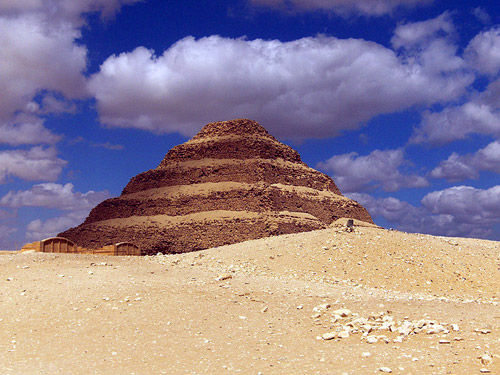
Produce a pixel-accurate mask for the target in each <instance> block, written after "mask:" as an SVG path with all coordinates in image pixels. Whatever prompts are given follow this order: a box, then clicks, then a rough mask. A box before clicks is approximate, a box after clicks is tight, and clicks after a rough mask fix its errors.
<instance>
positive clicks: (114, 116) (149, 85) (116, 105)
mask: <svg viewBox="0 0 500 375" xmlns="http://www.w3.org/2000/svg"><path fill="white" fill-rule="evenodd" d="M436 53H438V52H436ZM439 53H440V54H442V52H439ZM446 56H447V57H450V56H448V55H446ZM459 60H460V61H461V59H459ZM455 61H456V60H453V64H452V65H451V67H450V65H449V64H444V63H443V64H441V63H440V65H439V66H438V65H437V63H435V62H431V59H430V58H428V59H427V58H425V59H422V60H421V61H420V60H418V59H415V58H408V56H407V55H406V54H405V53H402V52H401V53H396V52H394V51H393V50H391V49H388V48H385V47H383V46H381V45H378V44H376V43H373V42H368V41H364V40H356V39H348V40H342V39H337V38H334V37H327V36H318V37H311V38H303V39H300V40H295V41H291V42H281V41H277V40H272V41H265V40H259V39H257V40H251V41H250V40H245V39H228V38H223V37H219V36H211V37H206V38H202V39H198V40H196V39H194V38H192V37H188V38H185V39H183V40H181V41H179V42H177V43H176V44H174V45H173V46H172V47H171V48H169V49H168V50H166V51H165V52H164V53H163V54H162V55H161V56H156V55H155V54H154V52H153V51H151V50H148V49H145V48H143V47H139V48H137V49H135V50H134V51H132V52H129V53H122V54H120V55H118V56H111V57H109V58H108V59H107V60H106V61H105V62H104V63H103V64H102V66H101V68H100V71H99V72H98V73H96V74H94V75H93V76H92V77H91V79H90V83H89V89H90V91H91V92H92V94H93V95H94V96H95V98H96V100H97V107H98V111H99V114H100V119H101V121H102V122H103V123H104V124H106V125H108V126H114V127H135V128H141V129H147V130H151V131H156V132H176V131H178V132H181V133H183V134H185V135H192V134H193V133H195V132H196V131H197V130H199V127H200V126H201V125H203V124H204V123H206V122H208V121H215V120H222V119H228V118H234V117H250V118H254V119H256V120H258V121H260V122H262V123H263V124H265V126H266V127H268V128H270V130H271V132H272V133H273V134H276V135H278V136H283V137H288V138H308V137H324V136H332V135H336V134H338V132H339V131H341V130H346V129H355V128H357V127H359V126H360V124H362V123H363V122H365V121H367V120H369V119H371V118H372V117H374V116H377V115H378V114H382V113H390V112H395V111H401V110H404V109H407V108H409V107H411V106H414V105H418V104H423V105H426V104H431V103H435V102H446V101H449V100H453V99H455V98H457V97H459V96H460V95H461V94H462V93H463V92H464V89H465V88H466V87H467V86H468V85H469V84H470V82H471V79H472V77H471V76H470V75H468V74H466V73H464V72H463V71H462V70H461V69H460V66H461V64H460V63H459V62H455ZM457 61H458V60H457ZM454 69H455V70H454ZM443 71H444V72H445V73H446V74H443ZM306 124H307V125H306Z"/></svg>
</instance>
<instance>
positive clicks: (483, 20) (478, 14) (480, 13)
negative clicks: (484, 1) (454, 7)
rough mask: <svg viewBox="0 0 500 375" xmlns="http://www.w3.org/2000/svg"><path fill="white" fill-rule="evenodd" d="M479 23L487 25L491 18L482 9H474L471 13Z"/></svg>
mask: <svg viewBox="0 0 500 375" xmlns="http://www.w3.org/2000/svg"><path fill="white" fill-rule="evenodd" d="M471 13H472V14H473V15H474V16H475V17H476V18H477V19H478V20H479V21H480V22H481V23H483V24H485V25H487V24H489V23H491V17H490V15H489V14H488V12H486V10H484V8H481V7H476V8H474V9H473V10H472V12H471Z"/></svg>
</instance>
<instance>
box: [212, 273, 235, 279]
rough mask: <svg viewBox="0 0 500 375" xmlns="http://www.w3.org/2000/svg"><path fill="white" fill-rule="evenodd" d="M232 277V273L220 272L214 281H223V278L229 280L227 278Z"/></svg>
mask: <svg viewBox="0 0 500 375" xmlns="http://www.w3.org/2000/svg"><path fill="white" fill-rule="evenodd" d="M232 278H233V275H231V274H230V273H221V274H220V275H218V276H217V277H216V278H215V280H216V281H224V280H229V279H232Z"/></svg>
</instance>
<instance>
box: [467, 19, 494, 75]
mask: <svg viewBox="0 0 500 375" xmlns="http://www.w3.org/2000/svg"><path fill="white" fill-rule="evenodd" d="M466 56H467V58H468V59H469V60H470V63H471V65H472V66H474V67H475V68H476V69H477V70H479V72H481V73H484V74H489V75H495V74H496V73H498V71H499V70H500V27H495V28H492V29H491V30H488V31H485V32H482V33H480V34H479V35H477V36H476V37H475V38H474V39H472V41H471V42H470V43H469V46H468V47H467V50H466Z"/></svg>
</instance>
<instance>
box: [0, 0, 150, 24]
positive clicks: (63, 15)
mask: <svg viewBox="0 0 500 375" xmlns="http://www.w3.org/2000/svg"><path fill="white" fill-rule="evenodd" d="M138 1H142V0H78V1H75V0H51V1H47V0H2V1H1V2H0V15H5V16H18V15H21V14H35V15H39V16H40V15H42V16H44V18H45V19H46V20H47V21H48V22H52V23H55V22H69V23H71V24H73V25H74V26H76V27H80V26H82V25H83V24H84V23H85V18H84V17H85V15H86V14H87V13H93V12H98V13H101V16H102V17H103V18H110V17H112V16H113V15H114V14H116V13H117V12H118V11H119V10H120V8H121V7H122V6H124V5H127V4H133V3H136V2H138Z"/></svg>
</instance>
